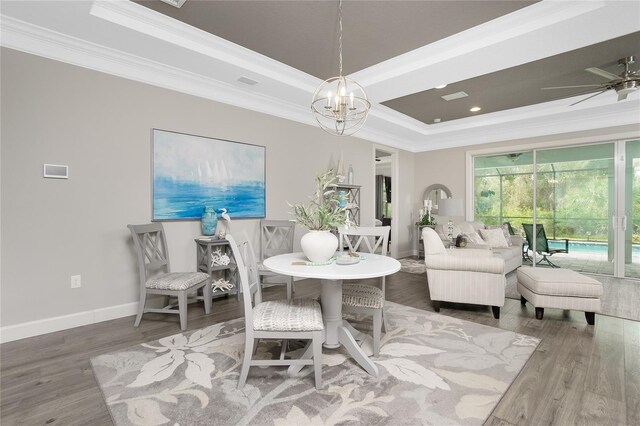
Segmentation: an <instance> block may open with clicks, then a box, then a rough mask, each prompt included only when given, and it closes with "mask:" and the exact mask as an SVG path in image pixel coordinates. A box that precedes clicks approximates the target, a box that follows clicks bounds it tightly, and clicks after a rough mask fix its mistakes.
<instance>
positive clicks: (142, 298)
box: [133, 291, 147, 327]
mask: <svg viewBox="0 0 640 426" xmlns="http://www.w3.org/2000/svg"><path fill="white" fill-rule="evenodd" d="M146 302H147V292H146V291H142V292H140V301H139V302H138V315H136V321H135V322H134V323H133V326H134V327H137V326H139V325H140V321H141V320H142V314H144V304H145V303H146Z"/></svg>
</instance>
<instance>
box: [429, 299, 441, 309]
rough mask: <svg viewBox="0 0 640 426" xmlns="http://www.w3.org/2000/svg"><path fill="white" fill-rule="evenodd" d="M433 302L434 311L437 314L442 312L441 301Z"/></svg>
mask: <svg viewBox="0 0 640 426" xmlns="http://www.w3.org/2000/svg"><path fill="white" fill-rule="evenodd" d="M431 302H432V303H433V310H434V311H436V312H440V301H439V300H432V301H431Z"/></svg>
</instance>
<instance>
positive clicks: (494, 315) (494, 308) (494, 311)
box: [491, 306, 500, 319]
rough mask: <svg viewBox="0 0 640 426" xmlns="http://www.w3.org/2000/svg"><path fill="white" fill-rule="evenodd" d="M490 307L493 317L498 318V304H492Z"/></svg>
mask: <svg viewBox="0 0 640 426" xmlns="http://www.w3.org/2000/svg"><path fill="white" fill-rule="evenodd" d="M491 309H492V310H493V317H494V318H495V319H500V306H492V307H491Z"/></svg>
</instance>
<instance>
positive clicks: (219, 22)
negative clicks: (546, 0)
mask: <svg viewBox="0 0 640 426" xmlns="http://www.w3.org/2000/svg"><path fill="white" fill-rule="evenodd" d="M135 1H136V3H139V4H141V5H143V6H146V7H148V8H150V9H153V10H155V11H157V12H160V13H162V14H165V15H167V16H170V17H172V18H174V19H177V20H179V21H181V22H184V23H186V24H189V25H191V26H193V27H196V28H199V29H201V30H204V31H206V32H208V33H210V34H214V35H216V36H218V37H221V38H223V39H225V40H228V41H230V42H233V43H236V44H238V45H240V46H243V47H246V48H247V49H251V50H253V51H254V52H258V53H260V54H263V55H265V56H268V57H270V58H272V59H275V60H277V61H279V62H282V63H284V64H287V65H290V66H292V67H294V68H296V69H299V70H301V71H304V72H306V73H308V74H311V75H313V76H315V77H318V78H320V79H322V80H326V79H327V78H329V77H333V76H335V75H337V73H338V60H337V58H338V48H337V46H338V40H337V35H336V34H337V20H338V2H337V1H326V0H324V1H264V0H263V1H194V0H187V1H186V3H185V4H184V5H183V6H182V7H181V8H180V9H177V8H175V7H172V6H170V5H168V4H166V3H164V2H161V1H160V0H153V1H150V0H135ZM533 3H536V1H523V0H518V1H504V0H500V1H451V0H447V1H397V0H396V1H345V2H344V3H343V12H342V14H343V37H342V42H343V57H344V59H343V62H344V64H343V68H344V73H345V75H347V74H351V73H353V72H356V71H359V70H361V69H364V68H367V67H370V66H371V65H374V64H377V63H379V62H382V61H385V60H387V59H390V58H393V57H395V56H398V55H400V54H403V53H406V52H409V51H411V50H414V49H417V48H419V47H422V46H424V45H427V44H430V43H433V42H434V41H437V40H441V39H443V38H445V37H448V36H451V35H453V34H456V33H459V32H461V31H464V30H467V29H469V28H472V27H475V26H477V25H480V24H482V23H485V22H487V21H490V20H492V19H495V18H498V17H500V16H503V15H507V14H509V13H511V12H514V11H516V10H518V9H522V8H524V7H526V6H529V5H531V4H533Z"/></svg>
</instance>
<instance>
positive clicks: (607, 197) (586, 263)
mask: <svg viewBox="0 0 640 426" xmlns="http://www.w3.org/2000/svg"><path fill="white" fill-rule="evenodd" d="M473 176H474V185H473V202H474V217H475V219H476V220H479V221H482V222H484V223H485V224H488V225H498V224H501V223H504V222H509V223H510V224H511V225H512V227H513V228H514V229H515V230H516V232H518V233H522V234H523V235H525V232H524V227H523V224H525V225H527V226H528V227H529V231H530V233H531V234H532V233H533V224H534V223H535V224H537V226H536V228H537V229H538V234H540V233H541V229H542V228H544V233H545V236H546V239H545V240H541V239H540V235H539V236H538V238H537V239H535V240H536V244H540V246H539V247H536V249H535V250H534V249H533V247H528V246H527V245H525V247H523V251H524V253H525V258H527V257H529V258H530V259H528V260H525V262H527V261H528V262H530V263H535V264H539V266H545V265H547V266H549V265H550V264H553V265H555V266H559V267H564V268H569V269H573V270H576V271H579V272H590V273H597V274H606V275H615V276H618V277H622V276H627V277H632V278H640V140H632V141H616V142H608V143H598V144H590V145H582V146H570V147H562V148H549V149H536V150H531V151H520V152H510V153H504V154H496V155H490V156H476V157H474V159H473ZM533 239H534V238H532V241H533ZM545 244H546V245H547V246H546V247H543V245H545ZM532 245H533V244H532ZM549 250H551V251H557V250H561V251H566V253H552V254H549V253H550V251H549ZM536 252H537V253H536Z"/></svg>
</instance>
